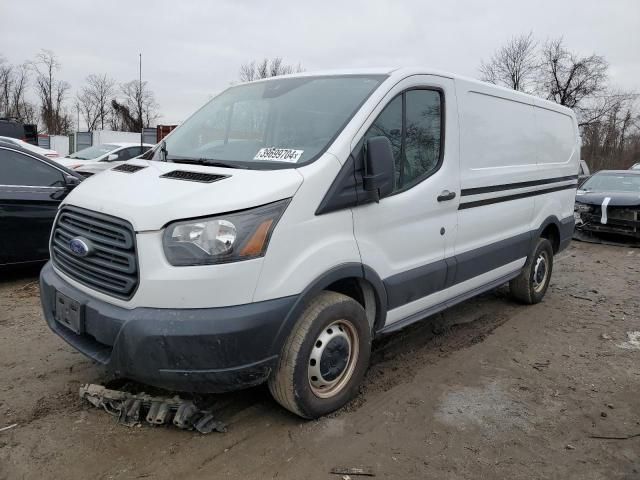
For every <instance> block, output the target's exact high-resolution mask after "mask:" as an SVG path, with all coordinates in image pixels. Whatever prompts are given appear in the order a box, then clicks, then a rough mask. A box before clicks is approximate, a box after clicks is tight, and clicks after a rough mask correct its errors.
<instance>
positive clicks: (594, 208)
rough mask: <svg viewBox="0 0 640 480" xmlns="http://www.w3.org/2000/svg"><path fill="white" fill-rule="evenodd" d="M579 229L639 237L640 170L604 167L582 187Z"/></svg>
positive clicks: (578, 204)
mask: <svg viewBox="0 0 640 480" xmlns="http://www.w3.org/2000/svg"><path fill="white" fill-rule="evenodd" d="M574 217H575V220H576V229H577V230H579V231H582V232H589V233H606V234H616V235H622V236H625V237H627V238H632V239H634V240H636V241H637V240H640V170H601V171H599V172H598V173H595V174H594V175H592V176H591V177H590V178H589V179H588V180H587V181H585V182H584V184H582V185H581V186H580V188H579V189H578V191H577V194H576V203H575V207H574Z"/></svg>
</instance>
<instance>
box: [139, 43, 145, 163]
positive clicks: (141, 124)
mask: <svg viewBox="0 0 640 480" xmlns="http://www.w3.org/2000/svg"><path fill="white" fill-rule="evenodd" d="M138 55H139V56H140V71H139V82H140V83H139V84H138V88H139V89H140V90H139V91H138V114H139V115H140V153H142V134H143V133H144V122H143V121H142V53H139V54H138Z"/></svg>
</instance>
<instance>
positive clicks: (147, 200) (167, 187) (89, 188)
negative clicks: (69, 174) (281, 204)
mask: <svg viewBox="0 0 640 480" xmlns="http://www.w3.org/2000/svg"><path fill="white" fill-rule="evenodd" d="M126 165H127V166H132V165H137V166H141V167H144V168H142V169H140V170H138V171H136V172H134V173H125V172H121V171H115V170H113V169H109V170H106V171H104V172H102V173H100V175H96V176H93V177H89V178H88V179H87V180H85V181H84V182H82V184H81V185H79V186H78V187H76V188H75V189H74V190H73V191H72V192H71V193H70V194H69V195H68V196H67V198H66V199H65V201H64V204H69V205H75V206H77V207H81V208H86V209H89V210H94V211H98V212H102V213H105V214H107V215H113V216H115V217H119V218H122V219H125V220H127V221H129V222H130V223H131V224H132V225H133V228H134V229H135V230H136V231H144V230H158V229H160V228H162V227H163V226H165V225H166V224H167V223H169V222H172V221H175V220H181V219H186V218H193V217H201V216H207V215H216V214H220V213H226V212H232V211H235V210H243V209H246V208H251V207H256V206H259V205H264V204H266V203H270V202H275V201H277V200H282V199H284V198H288V197H291V196H293V195H294V194H295V192H296V191H297V190H298V188H299V187H300V185H301V184H302V180H303V177H302V175H301V174H300V173H298V172H297V171H296V170H295V169H281V170H242V169H234V168H220V167H207V166H202V165H185V164H179V163H165V162H157V161H147V160H135V161H131V160H130V161H128V162H126ZM174 170H181V171H188V172H197V173H207V174H214V175H227V177H226V178H223V179H220V180H217V181H214V182H211V183H203V182H196V181H188V180H177V179H174V178H161V177H160V176H161V175H164V174H166V173H169V172H172V171H174Z"/></svg>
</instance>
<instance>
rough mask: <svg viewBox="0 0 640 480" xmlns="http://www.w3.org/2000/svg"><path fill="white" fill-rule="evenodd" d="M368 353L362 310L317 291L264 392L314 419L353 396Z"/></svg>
mask: <svg viewBox="0 0 640 480" xmlns="http://www.w3.org/2000/svg"><path fill="white" fill-rule="evenodd" d="M370 352H371V328H370V327H369V322H368V321H367V316H366V314H365V311H364V309H363V308H362V306H361V305H360V304H359V303H358V302H356V301H355V300H353V299H352V298H350V297H347V296H346V295H342V294H341V293H336V292H328V291H323V292H321V293H320V294H319V295H318V296H317V297H315V298H314V299H313V300H312V301H311V302H310V303H309V305H307V308H306V309H305V311H304V312H303V314H302V315H301V316H300V319H299V320H298V322H297V323H296V325H295V326H294V328H293V330H292V331H291V333H290V334H289V337H288V338H287V341H286V342H285V344H284V346H283V348H282V353H281V355H280V359H279V361H278V365H277V367H276V369H275V370H274V372H273V373H272V374H271V377H270V378H269V390H270V391H271V394H272V395H273V397H274V398H275V400H276V401H277V402H278V403H280V405H282V406H283V407H284V408H286V409H287V410H289V411H291V412H293V413H295V414H296V415H299V416H301V417H303V418H317V417H320V416H322V415H325V414H327V413H329V412H332V411H334V410H337V409H338V408H340V407H342V406H343V405H344V404H346V403H347V402H348V401H349V400H351V399H352V398H354V397H355V396H356V395H357V394H358V389H359V386H360V383H361V382H362V379H363V378H364V375H365V373H366V371H367V367H368V366H369V355H370Z"/></svg>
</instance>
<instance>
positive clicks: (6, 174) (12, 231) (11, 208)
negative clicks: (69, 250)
mask: <svg viewBox="0 0 640 480" xmlns="http://www.w3.org/2000/svg"><path fill="white" fill-rule="evenodd" d="M82 178H83V177H82V176H81V175H79V174H78V173H76V172H74V171H73V170H69V169H68V168H65V167H63V166H61V165H59V164H57V163H56V162H54V161H52V160H50V159H48V158H46V157H44V156H42V155H39V154H37V153H34V152H32V151H29V150H27V149H25V148H22V147H19V146H16V145H14V144H12V143H8V142H0V265H1V266H6V265H16V264H24V263H29V262H40V261H44V260H47V259H48V258H49V234H50V232H51V226H52V224H53V220H54V218H55V216H56V213H57V211H58V205H59V204H60V202H61V201H62V200H63V199H64V198H65V197H66V196H67V194H68V193H69V192H70V191H71V190H72V189H73V188H74V187H75V186H76V185H78V184H79V183H80V182H81V181H82Z"/></svg>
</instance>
